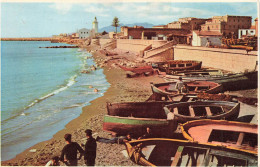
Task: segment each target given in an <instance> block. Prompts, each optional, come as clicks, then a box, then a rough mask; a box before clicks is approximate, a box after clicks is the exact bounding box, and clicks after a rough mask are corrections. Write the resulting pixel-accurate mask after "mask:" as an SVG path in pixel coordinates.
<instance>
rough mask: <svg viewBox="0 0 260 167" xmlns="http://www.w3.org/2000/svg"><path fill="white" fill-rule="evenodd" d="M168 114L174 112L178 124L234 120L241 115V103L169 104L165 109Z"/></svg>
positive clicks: (201, 102)
mask: <svg viewBox="0 0 260 167" xmlns="http://www.w3.org/2000/svg"><path fill="white" fill-rule="evenodd" d="M164 110H165V112H166V114H168V113H169V112H173V114H174V119H175V120H176V121H177V122H187V121H191V120H199V119H226V120H234V119H236V118H237V117H238V115H239V110H240V103H234V102H227V101H193V102H179V103H174V104H169V105H166V106H165V107H164Z"/></svg>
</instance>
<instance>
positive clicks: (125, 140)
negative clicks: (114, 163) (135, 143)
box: [96, 133, 132, 144]
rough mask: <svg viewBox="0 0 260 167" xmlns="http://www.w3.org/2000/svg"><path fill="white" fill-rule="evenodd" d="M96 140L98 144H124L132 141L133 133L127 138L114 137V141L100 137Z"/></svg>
mask: <svg viewBox="0 0 260 167" xmlns="http://www.w3.org/2000/svg"><path fill="white" fill-rule="evenodd" d="M96 140H97V141H98V142H102V143H111V144H114V143H118V144H123V143H124V142H129V141H131V140H132V135H131V133H128V134H127V135H126V136H125V137H114V138H112V139H106V138H101V137H99V136H98V137H97V139H96Z"/></svg>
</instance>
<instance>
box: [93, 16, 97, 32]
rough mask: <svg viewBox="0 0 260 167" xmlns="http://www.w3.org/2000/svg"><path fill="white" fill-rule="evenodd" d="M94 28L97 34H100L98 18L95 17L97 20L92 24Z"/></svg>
mask: <svg viewBox="0 0 260 167" xmlns="http://www.w3.org/2000/svg"><path fill="white" fill-rule="evenodd" d="M92 28H93V30H95V33H98V22H97V17H95V20H94V21H93V23H92Z"/></svg>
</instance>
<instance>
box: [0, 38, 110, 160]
mask: <svg viewBox="0 0 260 167" xmlns="http://www.w3.org/2000/svg"><path fill="white" fill-rule="evenodd" d="M60 45H68V44H57V43H50V42H43V41H39V42H35V41H2V42H1V160H2V161H3V160H9V159H11V158H14V157H15V156H16V155H17V154H19V153H21V152H22V151H24V150H25V149H27V148H29V147H31V146H33V145H34V144H37V143H39V142H41V141H45V140H48V139H50V138H52V136H53V135H54V134H55V133H56V132H58V131H59V130H62V129H63V128H64V127H65V125H66V124H67V123H68V122H70V121H71V120H73V119H75V118H77V117H78V116H79V115H80V114H81V112H82V107H83V106H86V105H89V104H90V103H89V102H90V101H92V100H94V99H96V98H98V97H101V96H102V95H103V93H104V92H105V91H106V90H107V89H108V87H109V86H110V85H109V83H108V82H107V81H106V78H105V75H104V74H103V69H97V70H96V71H92V72H90V73H88V74H83V73H80V72H81V71H82V70H84V69H88V68H90V66H91V65H95V63H94V61H93V58H91V54H89V53H87V52H78V49H76V48H39V47H45V46H60ZM90 85H92V86H93V88H97V89H98V90H99V92H94V91H93V88H89V86H90Z"/></svg>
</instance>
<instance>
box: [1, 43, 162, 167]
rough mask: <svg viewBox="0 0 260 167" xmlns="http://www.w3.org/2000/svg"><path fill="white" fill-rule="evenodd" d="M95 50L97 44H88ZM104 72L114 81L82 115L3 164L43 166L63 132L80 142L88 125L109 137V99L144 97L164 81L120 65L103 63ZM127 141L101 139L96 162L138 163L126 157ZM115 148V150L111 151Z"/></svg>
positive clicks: (61, 141)
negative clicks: (138, 74) (130, 72)
mask: <svg viewBox="0 0 260 167" xmlns="http://www.w3.org/2000/svg"><path fill="white" fill-rule="evenodd" d="M88 49H89V51H90V50H96V49H97V48H95V47H92V48H91V47H90V48H88ZM92 54H93V57H94V59H95V60H96V62H97V61H99V60H101V59H103V58H105V57H106V56H105V55H102V54H101V53H100V52H99V51H97V52H93V53H92ZM103 69H104V74H105V75H106V79H107V81H108V82H109V83H110V84H111V86H110V87H109V88H108V90H107V91H106V92H105V93H104V95H103V96H102V97H99V98H97V99H95V100H93V101H91V102H90V103H91V104H90V105H88V106H85V107H83V108H82V113H81V115H80V116H79V117H77V118H76V119H74V120H72V121H71V122H69V123H68V124H67V125H66V126H65V128H64V129H63V130H61V131H59V132H57V133H56V134H55V135H54V136H53V138H52V139H50V140H47V141H43V142H41V143H38V144H36V145H34V146H32V147H30V148H28V149H26V150H25V151H23V152H22V153H20V154H18V155H17V156H16V157H15V158H13V159H11V160H7V161H2V162H1V165H2V166H13V165H19V166H35V165H36V166H43V165H45V164H46V163H47V162H48V161H49V160H50V159H51V157H52V156H54V155H60V153H61V149H62V148H63V146H64V145H65V142H64V139H63V136H64V134H66V133H71V134H72V140H73V141H76V142H78V143H80V144H81V143H85V140H86V138H85V133H84V131H85V129H87V128H90V129H92V130H93V136H94V137H96V136H100V137H105V138H110V137H111V136H109V134H108V133H106V132H104V131H103V130H102V124H103V116H104V114H106V102H122V101H144V100H146V99H148V97H149V96H150V95H151V94H152V92H151V90H150V82H151V81H153V82H160V81H163V80H162V79H161V78H158V77H157V76H149V77H140V78H138V79H135V78H126V75H125V72H124V71H123V70H121V69H117V68H111V66H104V67H103ZM31 149H36V152H30V150H31ZM124 149H125V148H124V145H118V144H104V143H99V142H98V150H97V158H96V165H97V166H101V165H108V166H111V165H117V166H122V165H131V166H133V165H135V164H133V162H132V161H130V160H129V158H126V157H124V156H123V154H122V153H121V151H122V150H124ZM111 150H113V151H111ZM79 165H84V160H83V158H82V159H81V160H80V161H79Z"/></svg>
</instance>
